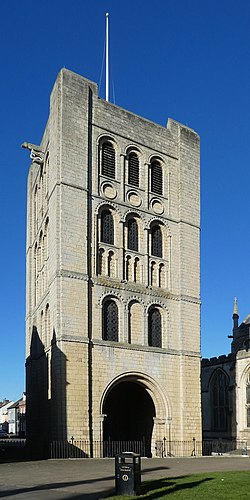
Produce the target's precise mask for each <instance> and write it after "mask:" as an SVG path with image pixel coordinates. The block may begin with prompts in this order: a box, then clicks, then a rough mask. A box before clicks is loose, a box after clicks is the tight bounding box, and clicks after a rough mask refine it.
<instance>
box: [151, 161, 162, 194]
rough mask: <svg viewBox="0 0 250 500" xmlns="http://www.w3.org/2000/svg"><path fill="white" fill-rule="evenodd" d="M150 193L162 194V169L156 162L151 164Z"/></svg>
mask: <svg viewBox="0 0 250 500" xmlns="http://www.w3.org/2000/svg"><path fill="white" fill-rule="evenodd" d="M151 191H152V193H155V194H162V167H161V165H160V162H159V161H156V160H154V161H152V163H151Z"/></svg>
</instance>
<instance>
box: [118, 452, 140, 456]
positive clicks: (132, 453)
mask: <svg viewBox="0 0 250 500" xmlns="http://www.w3.org/2000/svg"><path fill="white" fill-rule="evenodd" d="M116 457H127V458H129V457H131V458H132V457H140V454H139V453H134V452H133V451H122V453H118V454H117V455H116Z"/></svg>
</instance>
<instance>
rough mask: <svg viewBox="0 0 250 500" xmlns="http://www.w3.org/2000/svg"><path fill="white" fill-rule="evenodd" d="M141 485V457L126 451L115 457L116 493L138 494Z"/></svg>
mask: <svg viewBox="0 0 250 500" xmlns="http://www.w3.org/2000/svg"><path fill="white" fill-rule="evenodd" d="M140 485H141V457H140V455H138V454H137V453H132V452H130V451H126V452H123V453H119V455H116V457H115V491H116V495H131V496H133V495H138V494H139V489H140Z"/></svg>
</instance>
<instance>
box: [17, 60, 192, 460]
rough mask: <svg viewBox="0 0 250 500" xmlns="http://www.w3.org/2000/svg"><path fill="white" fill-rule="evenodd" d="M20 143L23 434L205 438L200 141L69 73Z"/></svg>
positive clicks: (150, 444)
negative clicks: (27, 159)
mask: <svg viewBox="0 0 250 500" xmlns="http://www.w3.org/2000/svg"><path fill="white" fill-rule="evenodd" d="M24 146H26V147H28V148H29V149H30V150H31V158H32V164H31V167H30V171H29V177H28V219H27V363H26V364H27V407H28V419H27V426H28V438H29V440H30V441H33V444H34V442H36V448H37V450H38V453H39V454H40V455H42V454H43V453H45V454H46V451H44V450H45V449H46V447H47V444H48V443H49V442H50V441H52V440H63V439H69V438H70V437H71V436H74V437H75V438H83V439H85V440H88V441H89V442H90V449H89V451H88V453H90V454H92V451H93V450H92V443H93V441H96V440H97V441H102V440H108V439H109V440H111V441H115V440H141V439H144V441H145V443H146V453H147V455H148V456H150V455H151V454H152V455H153V456H154V455H155V454H157V453H160V452H159V449H160V445H161V443H162V440H163V438H164V437H166V438H167V439H176V440H177V439H178V440H192V439H193V437H195V438H197V439H198V440H200V439H201V408H200V257H199V250H200V243H199V239H200V202H199V195H200V187H199V168H200V165H199V163H200V155H199V136H198V135H197V133H196V132H194V130H192V129H190V128H188V127H186V126H183V125H181V124H180V123H177V122H176V121H174V120H171V119H169V120H168V124H167V127H166V128H164V127H161V126H159V125H157V124H155V123H152V122H150V121H148V120H146V119H144V118H141V117H139V116H136V115H134V114H133V113H130V112H128V111H126V110H124V109H121V108H119V107H118V106H115V105H113V104H111V103H109V102H106V101H104V100H102V99H99V98H98V89H97V86H96V84H95V83H93V82H91V81H88V80H86V79H85V78H82V77H81V76H79V75H77V74H75V73H73V72H71V71H68V70H66V69H63V70H61V71H60V73H59V75H58V77H57V80H56V83H55V86H54V88H53V91H52V94H51V101H50V114H49V119H48V123H47V126H46V129H45V132H44V136H43V139H42V142H41V145H40V146H35V145H32V144H29V143H25V144H24ZM180 453H182V450H180Z"/></svg>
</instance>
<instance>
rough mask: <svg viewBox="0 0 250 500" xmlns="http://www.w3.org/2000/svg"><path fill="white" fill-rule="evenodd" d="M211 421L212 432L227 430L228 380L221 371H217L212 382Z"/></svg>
mask: <svg viewBox="0 0 250 500" xmlns="http://www.w3.org/2000/svg"><path fill="white" fill-rule="evenodd" d="M211 396H212V421H213V430H215V431H226V430H227V415H228V380H227V377H226V375H225V373H223V372H222V371H221V370H217V372H216V373H215V375H214V378H213V381H212V391H211Z"/></svg>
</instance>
